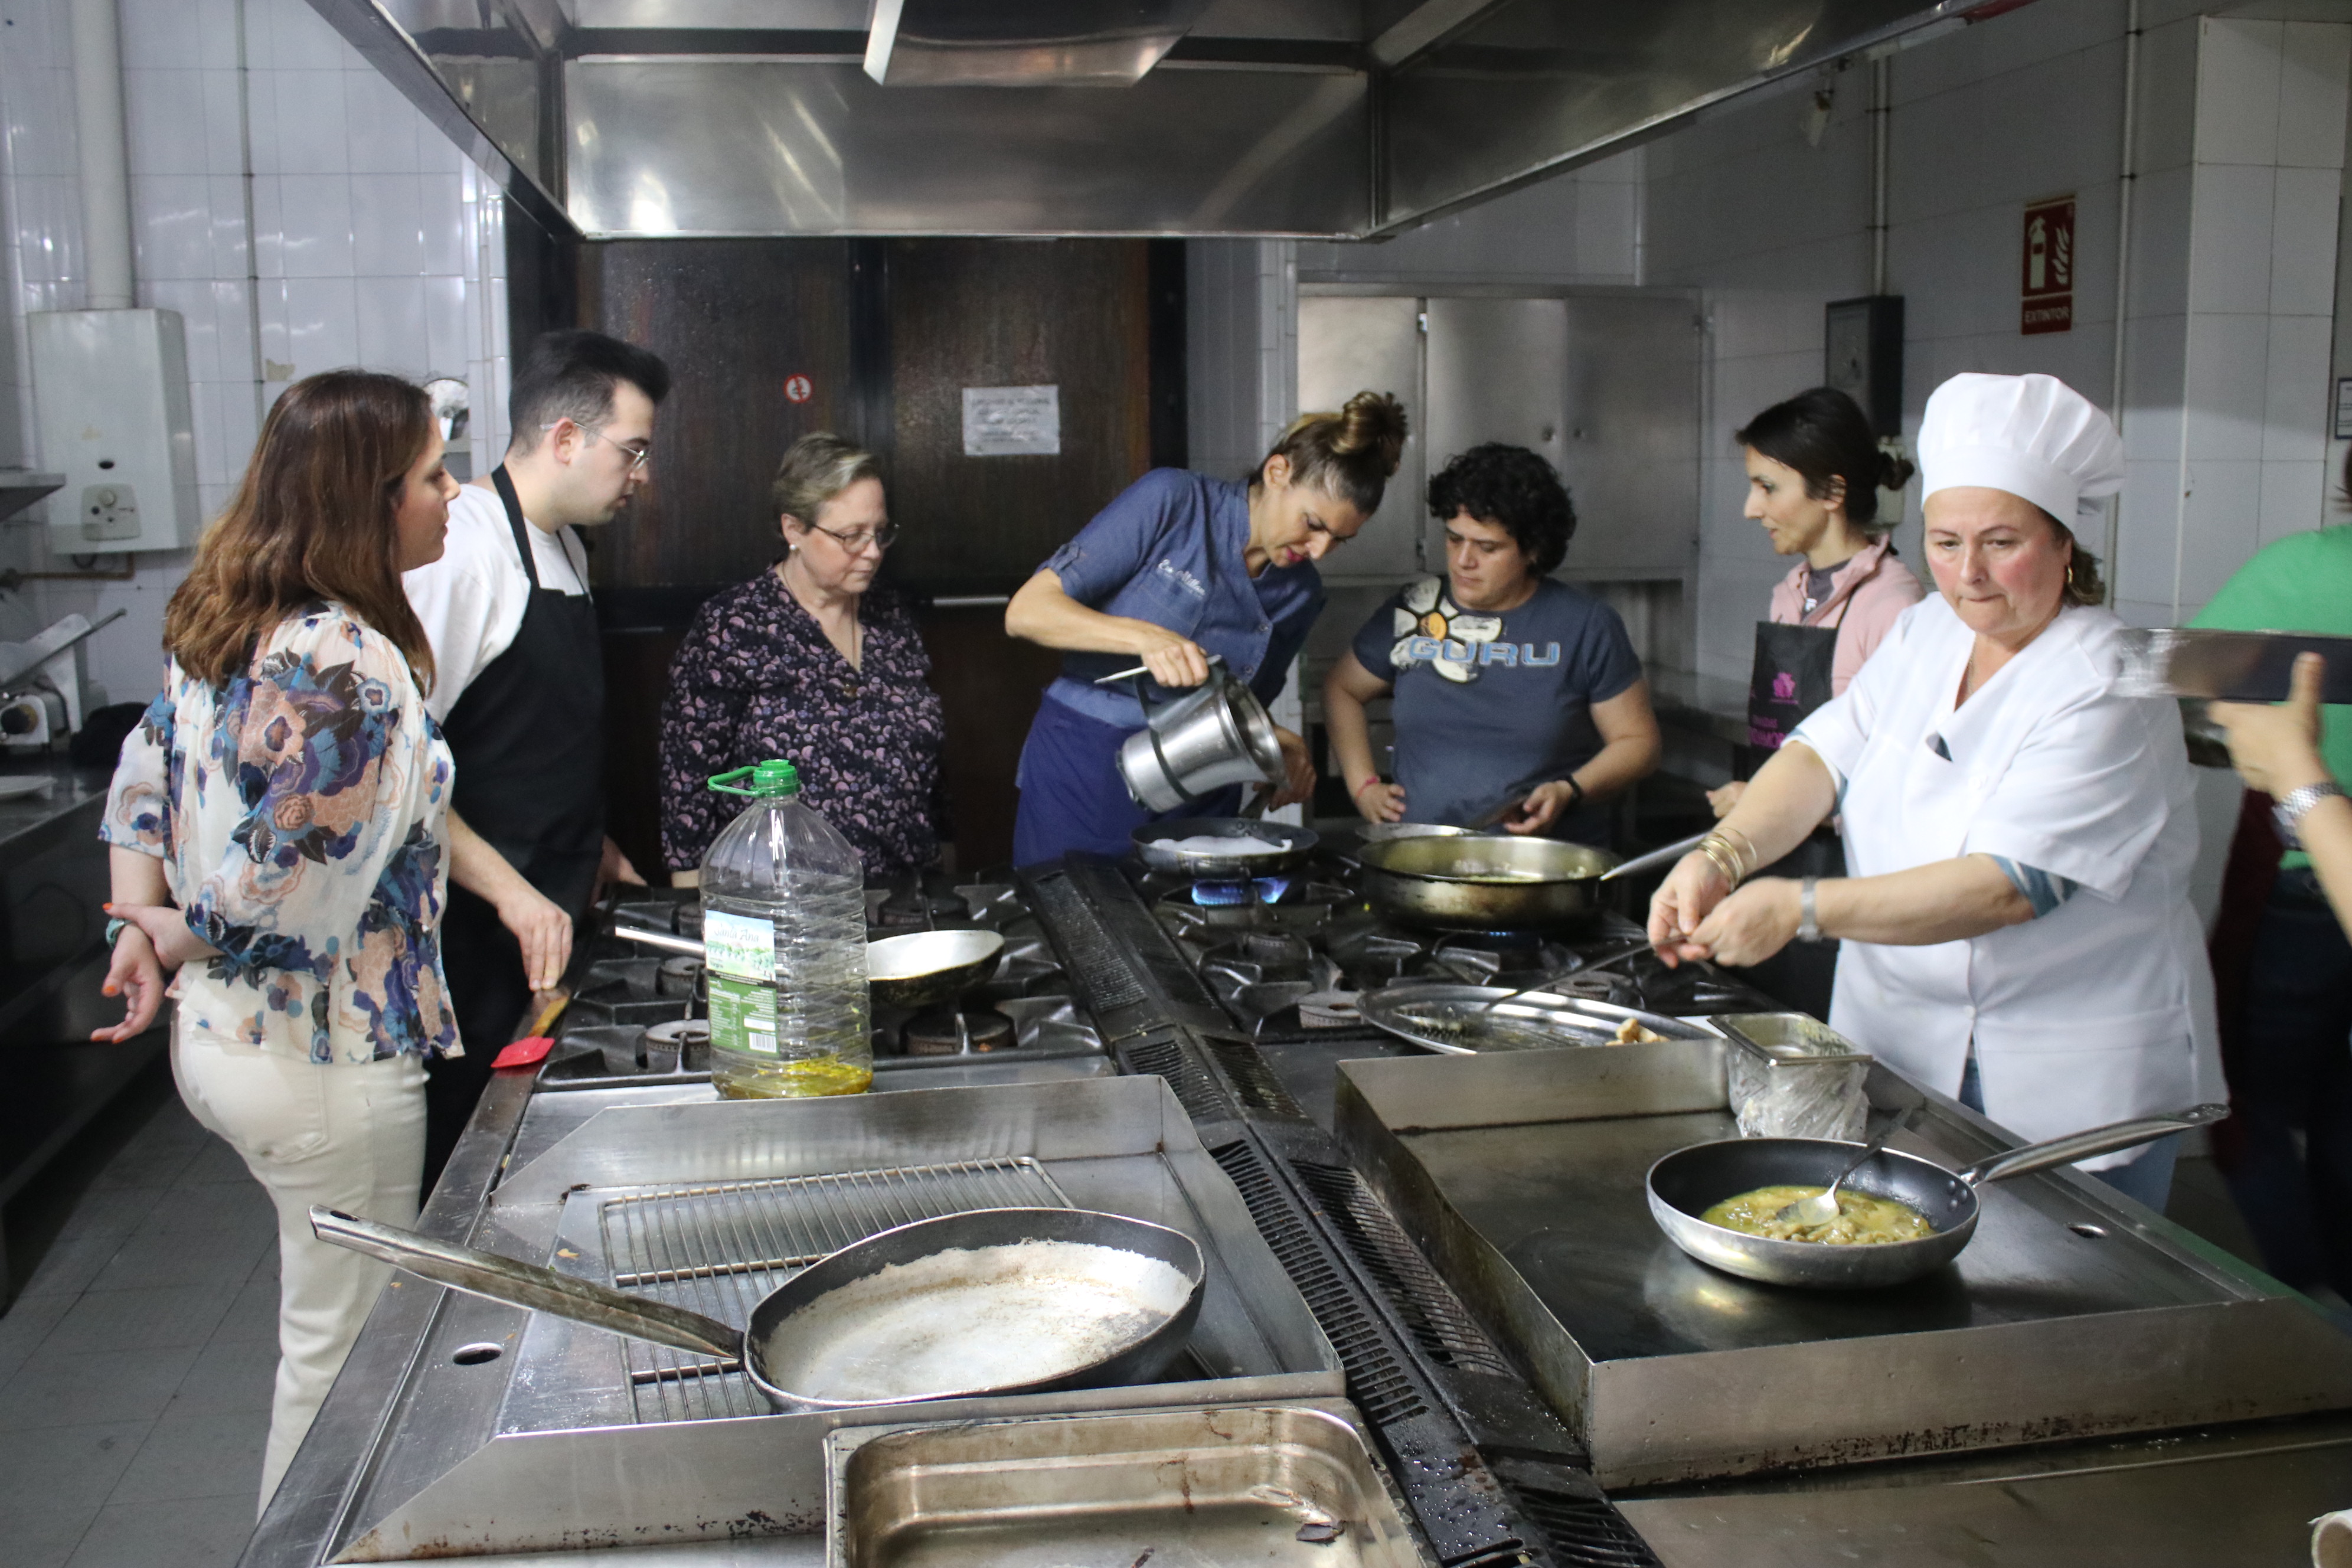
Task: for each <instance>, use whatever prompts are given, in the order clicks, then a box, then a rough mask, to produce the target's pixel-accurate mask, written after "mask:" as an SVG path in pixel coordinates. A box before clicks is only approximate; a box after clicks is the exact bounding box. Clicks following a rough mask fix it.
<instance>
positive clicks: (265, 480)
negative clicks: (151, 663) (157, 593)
mask: <svg viewBox="0 0 2352 1568" xmlns="http://www.w3.org/2000/svg"><path fill="white" fill-rule="evenodd" d="M432 437H433V404H432V400H431V399H429V398H428V397H426V396H425V390H424V388H422V387H420V386H417V385H415V384H412V383H410V382H406V381H403V380H402V379H401V378H400V377H398V376H396V375H383V374H377V373H376V372H373V371H364V370H331V371H328V372H327V373H326V374H322V375H314V376H310V377H309V378H307V379H305V380H302V381H298V382H296V383H295V384H293V385H291V386H289V387H288V388H287V389H286V393H285V395H283V396H281V397H280V398H278V404H277V406H275V407H273V408H272V409H270V411H269V416H268V418H267V419H265V420H263V421H262V425H261V439H260V440H259V441H257V442H256V443H255V445H254V448H253V460H252V461H251V462H250V463H248V464H247V465H246V469H245V481H244V483H243V484H241V485H239V486H238V487H237V492H236V500H233V501H231V502H230V503H229V507H228V510H226V511H225V512H223V513H222V514H221V516H220V519H219V521H216V522H215V523H214V524H213V525H212V527H211V528H210V529H208V530H206V531H205V537H204V542H202V543H200V544H198V545H197V546H196V559H195V563H194V565H192V566H190V567H189V568H188V575H187V578H186V580H185V581H184V582H183V583H182V584H180V586H179V588H178V589H177V590H176V591H175V592H174V593H173V595H172V602H171V604H170V605H169V606H167V607H166V608H165V610H164V611H163V647H164V651H166V652H167V653H169V654H171V655H172V657H173V658H176V659H178V660H179V661H180V668H182V669H184V670H185V671H186V672H187V673H188V674H190V675H192V676H194V677H195V678H196V679H200V680H203V681H205V682H207V683H209V684H211V685H214V686H222V685H226V683H227V682H228V681H229V680H230V679H233V678H235V677H236V676H237V675H240V674H242V673H243V672H244V671H245V669H246V668H247V666H248V665H250V664H251V663H252V662H253V656H254V653H255V651H256V649H257V647H259V645H260V643H261V642H262V640H263V639H264V638H266V637H268V636H269V634H270V632H271V630H272V629H273V628H275V627H276V626H277V625H278V622H280V621H282V620H284V619H285V618H286V617H287V616H289V615H292V614H293V613H295V612H296V611H297V610H299V609H300V608H301V607H302V606H304V605H309V604H312V603H315V602H316V601H318V600H320V599H332V600H334V601H336V602H337V603H339V604H341V605H342V606H343V607H344V608H345V609H348V610H349V611H351V612H352V615H354V616H358V617H359V618H360V619H361V620H362V621H363V622H365V623H366V624H367V625H368V626H372V627H373V628H374V629H375V630H377V631H379V632H382V633H383V635H384V636H385V637H390V638H391V639H392V640H393V642H394V644H395V645H396V646H397V647H399V649H400V651H401V652H402V653H403V654H404V655H405V656H406V657H407V659H408V668H409V669H410V670H411V671H412V672H414V673H415V677H416V683H417V685H418V686H419V687H421V688H426V689H429V688H430V687H431V686H432V684H433V647H432V645H431V644H430V643H428V642H427V641H426V640H425V628H424V626H421V625H420V624H418V622H417V619H416V612H415V610H412V609H411V608H409V605H408V595H407V594H406V592H405V591H404V590H403V589H402V587H401V585H400V542H399V537H398V532H397V531H396V530H395V528H394V522H393V520H394V514H395V513H396V512H397V510H398V508H399V505H400V491H401V484H402V481H403V480H404V479H406V478H407V475H408V470H409V469H410V468H414V467H415V465H416V460H417V458H419V457H421V456H422V455H423V454H424V451H425V447H426V445H427V443H429V442H430V441H431V440H432Z"/></svg>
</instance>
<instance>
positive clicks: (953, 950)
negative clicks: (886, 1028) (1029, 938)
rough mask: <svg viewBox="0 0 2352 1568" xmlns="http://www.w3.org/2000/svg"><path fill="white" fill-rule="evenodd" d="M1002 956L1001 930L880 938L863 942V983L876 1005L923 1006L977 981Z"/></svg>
mask: <svg viewBox="0 0 2352 1568" xmlns="http://www.w3.org/2000/svg"><path fill="white" fill-rule="evenodd" d="M1003 957H1004V934H1003V932H1002V931H914V932H911V933H909V934H908V935H906V936H886V937H884V938H883V939H882V940H881V941H879V942H867V943H866V989H867V990H868V991H869V992H870V993H871V994H872V995H873V999H874V1005H876V1006H877V1007H925V1006H929V1005H930V1004H932V1003H934V1002H945V1001H947V1000H949V999H950V997H955V996H961V995H962V994H964V993H965V992H967V991H969V990H971V988H972V987H973V986H975V985H978V984H982V983H983V982H985V981H986V980H987V979H988V978H989V977H990V976H991V975H992V974H994V973H996V966H997V964H998V963H1000V962H1002V961H1003Z"/></svg>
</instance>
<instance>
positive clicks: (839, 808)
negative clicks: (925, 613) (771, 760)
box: [661, 569, 947, 878]
mask: <svg viewBox="0 0 2352 1568" xmlns="http://www.w3.org/2000/svg"><path fill="white" fill-rule="evenodd" d="M858 618H859V621H860V622H861V623H862V625H863V626H864V627H865V647H863V648H862V649H861V650H860V652H861V656H862V657H861V659H860V664H861V666H862V668H855V669H853V668H850V664H849V661H848V660H847V659H845V658H842V657H841V653H840V650H838V649H837V648H835V647H834V646H833V644H832V643H831V642H830V641H828V640H827V639H826V637H825V635H824V627H823V626H819V625H817V621H816V617H815V616H812V615H810V614H809V613H808V611H807V610H806V609H804V608H803V607H802V605H801V602H800V601H799V600H798V599H795V598H793V595H792V591H791V590H790V589H788V588H786V587H785V586H784V585H783V584H782V582H781V581H779V580H778V579H777V576H776V574H775V572H774V570H773V569H771V570H769V571H765V572H762V573H761V574H759V575H758V576H757V577H754V578H752V579H751V581H750V582H748V583H742V584H737V585H736V586H735V587H732V588H730V589H728V590H727V591H726V592H724V593H722V594H719V595H716V596H715V597H713V598H712V599H711V600H710V601H709V603H708V604H706V605H703V606H702V609H701V612H700V613H699V614H698V615H697V616H695V618H694V626H693V627H692V629H690V630H689V631H688V633H687V634H686V642H685V643H684V645H683V646H681V647H679V648H678V650H677V658H675V659H674V660H672V661H671V663H670V667H669V695H668V696H667V698H666V699H665V700H663V702H662V721H661V835H662V858H663V859H664V860H665V861H667V863H668V865H669V867H670V868H671V869H673V870H684V869H687V868H689V867H695V866H699V865H700V864H701V863H702V856H703V852H704V851H705V850H707V849H709V847H710V841H711V840H712V839H714V838H716V837H719V829H721V828H723V827H725V826H727V825H728V824H729V823H730V822H732V821H733V820H734V819H735V816H736V814H737V812H738V810H739V808H740V805H741V804H742V803H741V802H740V801H739V800H737V799H736V797H734V796H732V795H718V794H714V793H713V792H712V791H711V790H709V788H707V787H706V781H707V780H708V779H709V777H710V775H711V774H713V773H727V772H729V771H730V770H731V769H735V768H740V767H743V766H745V765H747V764H749V763H756V762H760V761H761V760H763V759H765V758H768V757H782V758H783V759H785V760H786V761H788V762H790V763H792V764H793V767H794V768H795V769H796V770H797V771H798V772H799V773H800V776H801V798H802V799H803V801H805V802H807V803H808V804H809V805H812V806H814V807H815V808H816V810H817V811H818V812H819V813H820V814H821V815H822V816H824V819H825V820H826V821H827V822H830V823H831V824H833V826H835V828H837V829H839V830H840V832H841V834H842V836H843V837H845V838H847V839H848V840H849V842H850V843H851V844H853V845H855V846H856V848H857V852H858V854H859V855H860V856H861V857H862V858H864V859H865V862H866V875H867V876H868V877H877V878H879V877H892V876H898V875H900V874H903V873H904V872H906V871H907V870H908V869H909V868H913V867H918V866H928V865H929V864H930V863H931V862H932V861H933V860H934V859H936V858H938V856H939V851H940V836H941V833H942V831H943V829H944V826H945V824H946V821H947V809H946V796H945V794H944V792H943V790H942V788H941V784H940V742H942V741H943V740H945V739H946V735H947V721H946V719H945V717H944V716H943V715H942V713H941V711H940V698H939V693H937V692H935V691H933V690H932V689H930V686H929V675H930V672H931V660H930V656H929V654H928V653H926V652H925V651H924V649H923V639H922V637H921V635H920V634H919V632H918V630H917V629H916V626H915V616H914V612H913V611H912V610H910V609H909V608H908V606H907V605H906V603H905V602H904V601H903V600H901V599H900V598H898V595H895V594H892V593H891V592H889V591H888V590H887V589H879V588H877V589H870V590H868V591H867V593H866V595H865V597H864V600H863V601H862V602H861V603H860V605H858Z"/></svg>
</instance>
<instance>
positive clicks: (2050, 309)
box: [2017, 196, 2074, 337]
mask: <svg viewBox="0 0 2352 1568" xmlns="http://www.w3.org/2000/svg"><path fill="white" fill-rule="evenodd" d="M2020 298H2021V308H2020V310H2019V315H2018V323H2017V327H2018V331H2021V332H2023V333H2024V334H2026V335H2027V336H2028V337H2031V336H2032V335H2033V334H2034V333H2036V332H2069V331H2074V197H2072V196H2059V197H2057V198H2055V199H2053V200H2051V201H2046V202H2035V203H2034V204H2033V205H2032V206H2030V207H2027V208H2026V209H2025V256H2024V270H2023V273H2022V276H2021V284H2020Z"/></svg>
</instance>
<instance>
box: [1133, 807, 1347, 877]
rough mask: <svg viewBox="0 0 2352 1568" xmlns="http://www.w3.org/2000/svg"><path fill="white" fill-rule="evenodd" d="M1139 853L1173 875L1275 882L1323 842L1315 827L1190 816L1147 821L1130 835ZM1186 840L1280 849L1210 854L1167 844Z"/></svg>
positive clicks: (1145, 859) (1298, 864)
mask: <svg viewBox="0 0 2352 1568" xmlns="http://www.w3.org/2000/svg"><path fill="white" fill-rule="evenodd" d="M1130 837H1132V838H1133V839H1134V842H1135V852H1136V854H1137V855H1139V856H1140V857H1141V858H1142V860H1143V863H1144V864H1145V865H1146V866H1149V867H1150V868H1151V869H1153V870H1155V871H1172V872H1174V873H1175V874H1177V875H1178V876H1182V877H1191V878H1193V879H1207V878H1215V877H1272V876H1276V875H1278V874H1280V873H1281V872H1284V871H1287V870H1289V869H1291V868H1293V867H1296V866H1301V865H1304V864H1305V863H1306V860H1307V856H1308V855H1309V854H1310V853H1311V852H1313V850H1314V848H1315V846H1316V845H1318V844H1319V843H1321V842H1322V840H1321V838H1320V837H1318V836H1317V834H1316V833H1315V831H1314V830H1313V829H1312V828H1307V827H1292V826H1288V825H1287V824H1286V823H1280V822H1253V821H1251V820H1250V819H1248V818H1247V817H1241V816H1191V817H1179V818H1176V819H1173V820H1171V821H1167V822H1147V823H1145V824H1144V825H1143V826H1140V827H1139V828H1137V829H1136V830H1135V832H1134V833H1133V834H1132V835H1130ZM1187 838H1255V839H1256V840H1257V841H1258V842H1259V843H1261V844H1278V845H1280V846H1281V848H1279V849H1274V850H1251V851H1247V852H1244V853H1239V854H1219V853H1217V852H1215V851H1214V850H1208V849H1174V848H1169V847H1164V845H1163V842H1162V841H1163V840H1164V841H1166V843H1167V844H1178V843H1181V842H1182V841H1183V840H1185V839H1187Z"/></svg>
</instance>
